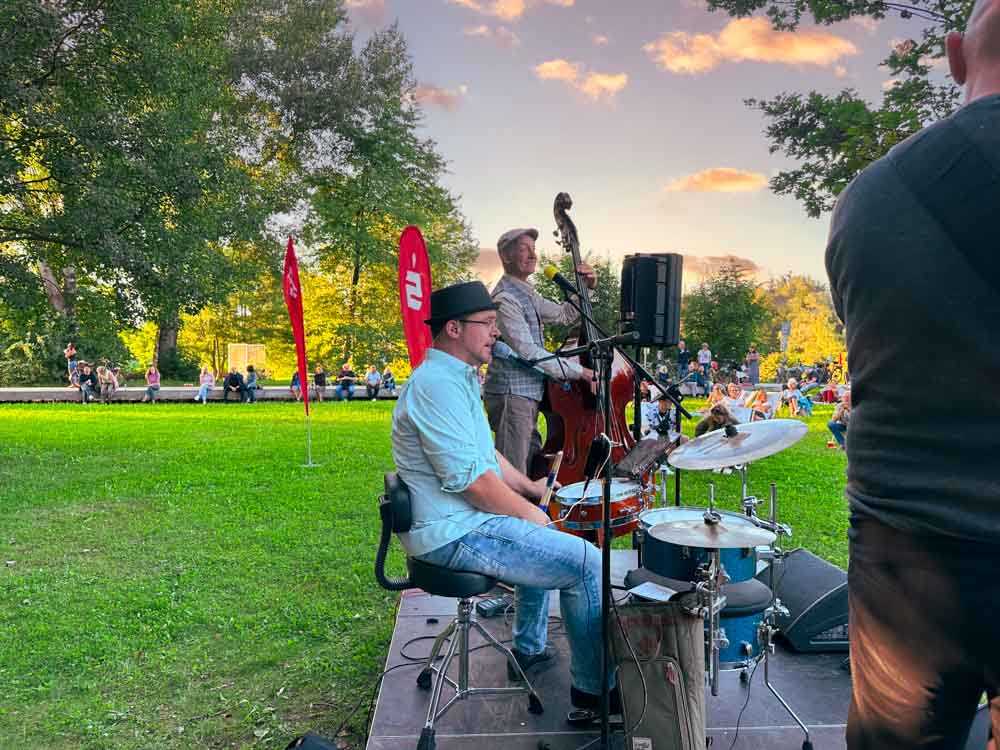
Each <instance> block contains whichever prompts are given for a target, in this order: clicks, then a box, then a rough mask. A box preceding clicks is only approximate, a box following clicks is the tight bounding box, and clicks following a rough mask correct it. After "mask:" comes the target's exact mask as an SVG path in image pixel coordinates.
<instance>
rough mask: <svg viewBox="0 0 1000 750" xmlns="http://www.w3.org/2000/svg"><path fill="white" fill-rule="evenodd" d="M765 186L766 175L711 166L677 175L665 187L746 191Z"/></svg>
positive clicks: (691, 190)
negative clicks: (710, 167)
mask: <svg viewBox="0 0 1000 750" xmlns="http://www.w3.org/2000/svg"><path fill="white" fill-rule="evenodd" d="M765 187H767V177H766V176H765V175H762V174H760V173H759V172H746V171H744V170H741V169H733V168H731V167H713V168H712V169H704V170H702V171H701V172H695V173H694V174H689V175H685V176H684V177H678V178H677V179H676V180H673V181H671V182H670V183H669V184H668V185H667V186H666V188H664V189H665V190H666V191H667V192H668V193H748V192H753V191H755V190H761V189H763V188H765Z"/></svg>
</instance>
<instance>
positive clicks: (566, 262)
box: [535, 253, 621, 349]
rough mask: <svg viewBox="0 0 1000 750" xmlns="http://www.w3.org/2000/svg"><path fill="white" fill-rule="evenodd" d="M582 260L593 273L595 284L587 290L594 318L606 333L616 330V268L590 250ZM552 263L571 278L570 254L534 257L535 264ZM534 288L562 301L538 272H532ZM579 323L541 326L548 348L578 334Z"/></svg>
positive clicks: (618, 292)
mask: <svg viewBox="0 0 1000 750" xmlns="http://www.w3.org/2000/svg"><path fill="white" fill-rule="evenodd" d="M582 260H583V261H584V262H585V263H589V264H590V265H591V266H592V267H593V269H594V273H595V274H596V275H597V288H596V289H591V290H588V295H589V297H590V305H591V307H592V308H593V311H594V320H595V321H596V322H597V325H598V326H600V327H601V328H602V329H603V330H604V331H605V332H606V333H607V334H608V335H609V336H613V335H615V334H616V333H618V317H619V311H620V307H621V275H620V272H619V270H618V269H617V268H616V267H615V266H613V265H612V264H611V261H610V260H609V259H607V258H595V257H593V254H590V255H585V256H583V258H582ZM549 265H554V266H556V268H558V269H559V273H560V274H562V275H563V276H564V277H565V278H567V279H572V278H573V257H572V256H571V255H569V254H566V253H564V254H562V255H560V256H558V257H546V256H543V257H541V258H540V259H539V261H538V267H539V268H545V267H546V266H549ZM535 288H536V289H537V290H538V292H539V293H540V294H541V295H542V296H543V297H545V298H547V299H550V300H554V301H562V300H563V299H564V298H565V296H564V295H563V293H562V290H561V289H560V288H559V287H558V286H556V285H555V283H554V282H552V281H549V280H548V279H547V278H546V277H545V276H543V275H542V274H540V273H539V274H536V277H535ZM579 327H580V326H579V324H574V325H572V326H560V325H547V326H545V344H546V347H547V348H549V349H555V348H556V347H558V346H559V345H560V344H562V343H563V342H564V341H566V340H567V339H568V338H573V339H575V338H576V337H577V336H578V335H579Z"/></svg>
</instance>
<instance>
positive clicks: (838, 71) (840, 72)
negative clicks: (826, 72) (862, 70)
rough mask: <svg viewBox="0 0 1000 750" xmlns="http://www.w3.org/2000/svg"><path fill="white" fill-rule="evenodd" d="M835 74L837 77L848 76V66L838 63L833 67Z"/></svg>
mask: <svg viewBox="0 0 1000 750" xmlns="http://www.w3.org/2000/svg"><path fill="white" fill-rule="evenodd" d="M833 74H834V75H835V76H837V78H847V68H845V67H844V66H843V65H838V66H836V67H835V68H834V69H833Z"/></svg>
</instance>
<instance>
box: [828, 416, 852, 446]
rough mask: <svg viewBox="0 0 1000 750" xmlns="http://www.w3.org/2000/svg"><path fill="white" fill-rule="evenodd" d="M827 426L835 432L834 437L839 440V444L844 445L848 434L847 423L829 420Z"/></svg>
mask: <svg viewBox="0 0 1000 750" xmlns="http://www.w3.org/2000/svg"><path fill="white" fill-rule="evenodd" d="M826 426H827V427H828V428H829V429H830V432H832V433H833V439H834V440H836V441H837V445H840V446H843V445H844V436H845V435H846V434H847V425H846V424H841V423H840V422H834V421H832V420H831V421H829V422H827V423H826Z"/></svg>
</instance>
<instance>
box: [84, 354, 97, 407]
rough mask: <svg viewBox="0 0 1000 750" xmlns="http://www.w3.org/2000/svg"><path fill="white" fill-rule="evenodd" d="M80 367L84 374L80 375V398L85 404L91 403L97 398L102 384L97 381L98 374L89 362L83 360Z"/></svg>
mask: <svg viewBox="0 0 1000 750" xmlns="http://www.w3.org/2000/svg"><path fill="white" fill-rule="evenodd" d="M80 368H81V369H82V370H83V374H81V375H80V400H81V401H82V402H83V403H85V404H89V403H90V402H91V401H93V400H94V399H95V398H97V394H98V393H100V388H101V386H100V384H99V383H98V381H97V374H96V373H95V372H94V371H93V370H92V369H91V367H90V365H89V364H87V363H86V362H83V363H82V364H81V365H80Z"/></svg>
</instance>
